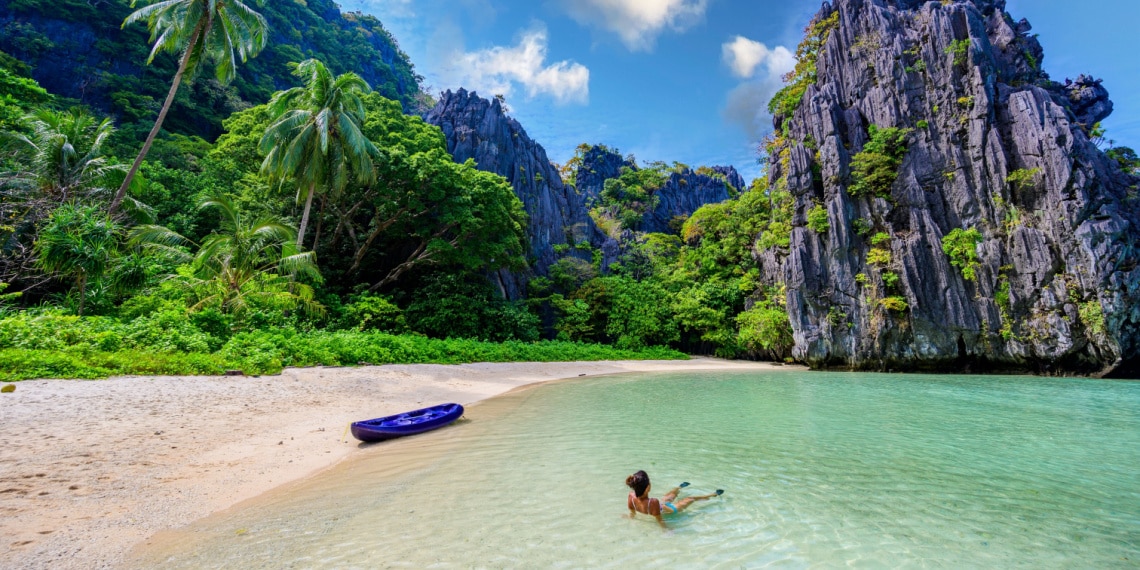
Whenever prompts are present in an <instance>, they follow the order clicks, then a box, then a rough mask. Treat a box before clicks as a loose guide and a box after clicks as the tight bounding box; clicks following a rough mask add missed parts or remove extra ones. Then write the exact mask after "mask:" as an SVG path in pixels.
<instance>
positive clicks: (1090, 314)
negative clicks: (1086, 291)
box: [1077, 299, 1108, 337]
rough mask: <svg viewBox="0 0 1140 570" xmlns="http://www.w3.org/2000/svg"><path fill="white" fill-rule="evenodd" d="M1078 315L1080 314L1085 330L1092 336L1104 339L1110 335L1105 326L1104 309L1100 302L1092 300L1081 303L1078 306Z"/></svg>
mask: <svg viewBox="0 0 1140 570" xmlns="http://www.w3.org/2000/svg"><path fill="white" fill-rule="evenodd" d="M1077 313H1078V314H1080V316H1081V322H1082V323H1084V325H1085V329H1086V330H1088V332H1089V333H1090V334H1091V335H1092V336H1094V337H1103V336H1105V335H1106V334H1108V329H1107V328H1106V327H1105V324H1104V309H1103V308H1102V307H1101V306H1100V301H1098V300H1096V299H1092V300H1091V301H1086V302H1084V303H1081V304H1080V305H1078V306H1077Z"/></svg>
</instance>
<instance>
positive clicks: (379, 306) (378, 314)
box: [336, 294, 408, 333]
mask: <svg viewBox="0 0 1140 570" xmlns="http://www.w3.org/2000/svg"><path fill="white" fill-rule="evenodd" d="M336 325H337V327H338V328H340V329H345V330H357V331H382V332H390V333H401V332H404V331H406V330H407V329H408V323H407V321H406V320H405V319H404V311H403V310H401V309H400V307H397V306H396V304H395V303H393V302H392V301H391V299H388V298H387V297H384V296H381V295H372V294H364V295H356V296H354V297H352V299H351V301H350V302H349V303H348V304H347V305H345V306H344V307H342V308H341V310H340V316H339V318H338V319H337V323H336Z"/></svg>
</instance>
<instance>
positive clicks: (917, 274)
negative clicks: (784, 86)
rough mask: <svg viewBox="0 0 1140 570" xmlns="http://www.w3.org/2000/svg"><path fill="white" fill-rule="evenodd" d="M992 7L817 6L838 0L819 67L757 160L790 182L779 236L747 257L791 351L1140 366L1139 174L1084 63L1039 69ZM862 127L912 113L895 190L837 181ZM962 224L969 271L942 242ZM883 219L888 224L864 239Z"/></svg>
mask: <svg viewBox="0 0 1140 570" xmlns="http://www.w3.org/2000/svg"><path fill="white" fill-rule="evenodd" d="M1004 10H1005V2H1004V0H956V1H953V2H920V1H916V0H836V1H835V2H834V3H832V4H824V5H823V8H822V10H821V12H820V14H819V16H817V21H822V20H824V19H826V18H827V17H829V16H832V15H833V14H834V13H836V12H838V23H837V25H836V26H835V28H834V29H833V31H832V32H831V33H830V34H829V35H828V37H827V39H826V41H825V42H824V43H823V45H822V47H821V48H820V49H819V52H818V66H817V67H818V79H817V80H816V82H815V84H814V85H811V86H809V87H808V88H807V91H806V93H805V95H804V97H803V99H802V101H801V102H800V104H799V105H798V107H796V110H795V112H794V113H792V114H791V115H790V116H782V115H778V116H776V117H775V118H774V119H775V124H776V126H777V129H778V131H779V132H781V133H783V136H782V137H781V138H780V139H779V140H778V144H777V145H776V147H777V152H775V153H773V155H772V157H771V160H770V163H769V177H770V181H771V183H772V185H773V189H774V190H775V189H782V188H784V187H786V189H787V190H788V191H789V192H790V193H791V195H792V196H793V198H794V212H795V214H794V220H793V226H794V227H793V229H792V233H791V246H790V247H789V248H786V249H784V248H778V247H777V248H775V249H769V250H767V251H760V252H757V254H756V255H757V257H758V259H759V260H760V261H761V262H762V263H763V266H764V273H765V279H766V280H767V281H768V282H769V284H776V283H780V284H785V285H786V286H787V299H786V300H787V307H788V313H789V318H790V321H791V325H792V329H793V333H794V335H793V336H794V339H795V348H794V350H793V353H794V355H795V356H796V357H797V358H798V359H800V360H802V361H806V362H807V363H809V364H811V365H813V366H816V367H842V368H856V369H895V370H901V369H928V370H944V371H964V370H982V369H991V370H992V369H1010V370H1029V371H1037V372H1042V373H1057V374H1064V373H1083V374H1107V375H1112V374H1116V375H1132V374H1135V373H1136V368H1137V361H1138V357H1140V215H1138V212H1137V209H1138V208H1137V203H1138V201H1137V199H1136V185H1137V184H1138V181H1137V180H1136V179H1135V178H1133V177H1131V176H1128V175H1126V174H1125V173H1123V172H1122V171H1121V170H1120V168H1119V165H1118V164H1117V163H1116V162H1115V161H1113V160H1111V159H1109V158H1107V157H1106V156H1105V155H1104V153H1102V152H1101V151H1100V150H1098V148H1097V147H1096V146H1095V144H1094V143H1093V142H1090V136H1089V134H1090V133H1089V129H1090V128H1091V125H1092V124H1093V123H1096V122H1097V121H1100V120H1101V119H1103V118H1104V117H1106V116H1108V114H1109V113H1110V112H1111V111H1112V104H1111V102H1110V101H1109V100H1108V93H1107V91H1105V89H1104V87H1103V86H1101V85H1100V82H1098V81H1093V80H1092V79H1090V78H1088V77H1081V78H1078V79H1077V80H1076V81H1072V82H1068V83H1066V84H1059V83H1055V82H1052V81H1050V80H1049V78H1048V77H1047V76H1046V75H1045V73H1044V72H1042V71H1041V62H1042V60H1043V58H1044V52H1043V50H1042V49H1041V46H1040V44H1039V43H1038V42H1037V40H1036V39H1035V38H1034V37H1032V36H1030V35H1028V32H1029V29H1030V26H1029V24H1028V22H1025V21H1024V20H1022V21H1020V22H1015V21H1014V20H1013V19H1012V18H1011V17H1010V16H1009V15H1008V14H1006V13H1005V12H1004ZM871 125H877V126H878V127H899V128H905V129H910V131H909V134H908V137H907V139H908V150H907V152H906V154H905V157H904V158H903V160H902V164H901V167H899V169H898V176H897V179H896V180H895V182H894V184H893V187H892V188H891V189H890V193H889V197H875V196H865V195H864V196H856V195H854V194H853V193H852V191H851V185H852V177H851V171H852V158H853V156H855V155H856V153H858V152H860V151H861V150H863V149H864V145H865V143H866V142H867V141H868V131H869V126H871ZM815 204H822V205H824V206H825V207H826V209H827V214H828V221H829V223H830V228H829V229H828V230H827V231H826V232H824V233H817V232H816V231H813V230H812V229H811V228H809V227H807V223H806V221H807V220H806V218H807V216H806V214H807V212H808V210H809V209H811V208H812V207H814V205H815ZM867 224H871V226H872V227H870V228H868V227H867ZM970 228H973V229H976V230H978V231H979V232H980V234H981V241H980V243H978V244H977V248H976V253H977V256H978V266H977V268H976V271H975V276H974V278H973V279H967V276H966V275H965V274H964V272H963V271H962V270H961V268H959V267H956V266H954V265H953V264H952V260H951V258H950V257H949V256H948V255H947V254H946V253H944V251H943V238H944V237H945V236H947V235H948V234H950V233H951V232H952V231H954V230H955V229H970ZM880 232H881V233H883V234H886V235H887V236H889V240H888V241H886V242H882V241H880V242H879V244H878V245H873V244H872V243H871V240H870V239H869V237H870V236H871V235H874V234H877V233H880ZM876 248H878V249H879V251H878V252H875V262H874V263H871V262H869V260H868V256H869V254H871V253H872V250H873V249H876ZM883 251H889V253H890V256H889V260H887V262H886V263H884V262H883V255H882V253H883ZM895 276H897V283H896V282H895ZM900 300H901V301H904V302H905V306H903V305H900V304H899V303H898V302H897V301H900Z"/></svg>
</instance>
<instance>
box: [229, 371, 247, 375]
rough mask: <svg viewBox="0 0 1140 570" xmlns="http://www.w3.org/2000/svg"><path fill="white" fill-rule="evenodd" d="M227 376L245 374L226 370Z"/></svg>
mask: <svg viewBox="0 0 1140 570" xmlns="http://www.w3.org/2000/svg"><path fill="white" fill-rule="evenodd" d="M225 375H226V376H245V372H242V371H241V370H226V374H225Z"/></svg>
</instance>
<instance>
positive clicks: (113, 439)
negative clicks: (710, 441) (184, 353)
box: [0, 359, 774, 569]
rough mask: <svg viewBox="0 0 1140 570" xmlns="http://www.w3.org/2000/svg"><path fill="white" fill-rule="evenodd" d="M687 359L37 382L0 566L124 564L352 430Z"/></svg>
mask: <svg viewBox="0 0 1140 570" xmlns="http://www.w3.org/2000/svg"><path fill="white" fill-rule="evenodd" d="M773 366H774V365H771V364H760V363H750V362H735V361H723V360H715V359H693V360H689V361H645V362H634V361H623V362H561V363H511V364H468V365H460V366H441V365H393V366H374V367H364V368H306V369H289V370H286V371H285V372H284V373H282V374H281V375H280V376H265V377H260V378H247V377H130V378H113V379H110V380H99V381H83V380H35V381H25V382H20V383H17V385H16V386H17V389H16V392H14V393H11V394H0V433H2V434H3V445H2V446H0V553H2V554H0V567H2V568H53V569H54V568H85V569H86V568H116V567H120V566H121V565H122V564H123V561H124V556H125V555H126V553H127V552H129V551H130V550H131V549H132V548H133V547H134V546H135V545H137V544H139V543H140V542H142V541H145V540H146V539H147V538H148V537H150V536H152V535H154V534H155V533H158V532H161V531H166V530H172V529H177V528H181V527H183V526H185V525H188V524H190V523H191V522H193V521H195V520H198V519H201V518H203V517H206V516H208V515H210V514H211V513H216V512H218V511H221V510H224V509H226V508H228V507H231V506H233V505H235V504H237V503H239V502H241V501H244V500H247V499H250V498H253V497H256V496H258V495H261V494H262V493H265V492H267V491H269V490H271V489H274V488H276V487H279V486H281V485H284V484H286V483H290V482H294V481H298V480H300V479H303V478H305V477H308V476H311V475H313V474H315V473H317V472H320V471H322V470H324V469H327V468H329V467H330V466H332V465H335V464H336V463H338V462H339V461H341V460H342V459H345V458H346V457H349V456H351V455H352V454H354V453H362V452H365V451H367V450H364V449H361V448H359V447H358V446H357V442H356V441H355V440H353V439H352V437H351V435H350V436H348V439H349V441H348V442H347V443H346V442H344V439H342V436H343V434H344V430H345V427H346V426H347V424H348V422H350V421H354V420H359V419H367V418H371V417H378V416H383V415H388V414H392V413H396V412H399V411H404V410H408V409H413V408H416V407H423V406H428V405H433V404H437V403H442V402H448V401H453V402H459V403H461V404H471V403H474V402H477V401H480V400H483V399H486V398H490V397H492V396H496V395H499V394H502V393H505V392H508V391H510V390H512V389H515V388H518V387H520V386H525V385H529V384H534V383H538V382H545V381H550V380H558V379H563V378H574V377H578V376H582V375H587V376H594V375H600V374H616V373H623V372H657V371H661V372H665V371H685V370H731V369H741V370H745V369H752V370H763V369H771V368H772V367H773Z"/></svg>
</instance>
